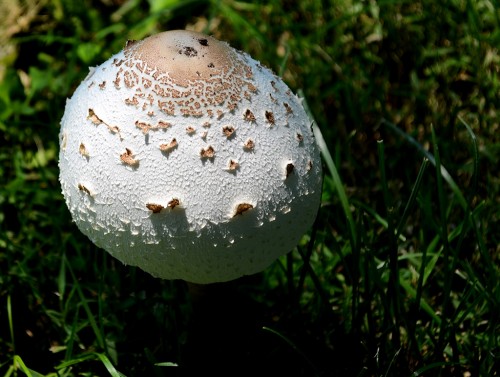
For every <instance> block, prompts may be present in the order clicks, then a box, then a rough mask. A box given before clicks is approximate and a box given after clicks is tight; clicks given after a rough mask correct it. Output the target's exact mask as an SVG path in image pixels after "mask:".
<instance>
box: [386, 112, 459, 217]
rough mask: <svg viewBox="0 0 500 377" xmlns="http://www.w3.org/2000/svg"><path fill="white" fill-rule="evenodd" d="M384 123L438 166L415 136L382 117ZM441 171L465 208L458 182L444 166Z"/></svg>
mask: <svg viewBox="0 0 500 377" xmlns="http://www.w3.org/2000/svg"><path fill="white" fill-rule="evenodd" d="M380 123H381V124H382V125H384V126H387V127H389V129H391V130H392V131H393V132H394V133H396V134H397V135H399V136H401V137H402V138H403V139H404V140H406V141H407V142H408V143H409V144H410V145H412V146H413V147H415V148H416V149H417V150H418V151H419V152H420V153H421V154H422V155H423V156H425V157H426V158H427V159H428V160H429V161H430V162H431V164H432V165H434V166H436V159H435V157H434V156H433V155H432V153H430V152H429V151H427V150H426V149H425V148H424V147H423V146H422V145H421V144H420V143H419V142H418V141H416V140H415V139H414V138H413V137H411V136H410V135H408V134H407V133H405V132H404V131H402V130H401V129H400V128H398V127H397V126H396V125H395V124H393V123H391V122H389V121H388V120H386V119H382V121H381V122H380ZM439 171H440V172H441V176H442V177H443V179H444V180H445V181H446V183H448V186H450V188H451V190H452V191H453V194H454V195H455V196H456V198H457V200H458V203H459V204H460V206H461V207H462V208H464V209H466V208H467V201H466V200H465V197H464V196H463V194H462V192H461V191H460V189H459V187H458V185H457V183H456V182H455V181H454V179H453V178H452V176H451V174H450V173H449V172H448V170H446V168H445V167H444V166H440V169H439Z"/></svg>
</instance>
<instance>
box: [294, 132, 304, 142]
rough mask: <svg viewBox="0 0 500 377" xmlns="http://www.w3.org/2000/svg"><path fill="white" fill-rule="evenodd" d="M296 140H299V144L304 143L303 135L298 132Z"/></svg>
mask: <svg viewBox="0 0 500 377" xmlns="http://www.w3.org/2000/svg"><path fill="white" fill-rule="evenodd" d="M295 138H296V139H297V141H298V142H299V143H302V142H303V141H304V136H302V134H301V133H298V132H297V133H296V134H295Z"/></svg>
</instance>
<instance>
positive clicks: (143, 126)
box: [135, 120, 151, 134]
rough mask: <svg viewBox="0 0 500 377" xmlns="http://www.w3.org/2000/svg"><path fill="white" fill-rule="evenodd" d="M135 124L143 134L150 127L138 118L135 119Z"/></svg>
mask: <svg viewBox="0 0 500 377" xmlns="http://www.w3.org/2000/svg"><path fill="white" fill-rule="evenodd" d="M135 126H136V127H137V128H139V129H140V130H141V131H142V133H143V134H147V133H148V131H149V129H150V128H151V125H150V124H149V123H146V122H139V121H138V120H136V121H135Z"/></svg>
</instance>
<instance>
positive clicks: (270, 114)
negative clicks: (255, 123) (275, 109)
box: [266, 111, 274, 125]
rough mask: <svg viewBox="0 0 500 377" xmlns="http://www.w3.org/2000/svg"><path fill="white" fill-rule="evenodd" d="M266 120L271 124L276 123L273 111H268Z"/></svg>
mask: <svg viewBox="0 0 500 377" xmlns="http://www.w3.org/2000/svg"><path fill="white" fill-rule="evenodd" d="M266 120H267V122H268V123H269V124H271V125H274V114H273V113H272V112H271V111H266Z"/></svg>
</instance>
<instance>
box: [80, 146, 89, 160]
mask: <svg viewBox="0 0 500 377" xmlns="http://www.w3.org/2000/svg"><path fill="white" fill-rule="evenodd" d="M78 152H80V154H81V155H82V156H83V157H87V158H88V157H89V151H88V150H87V147H86V146H85V144H83V143H80V146H79V147H78Z"/></svg>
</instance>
